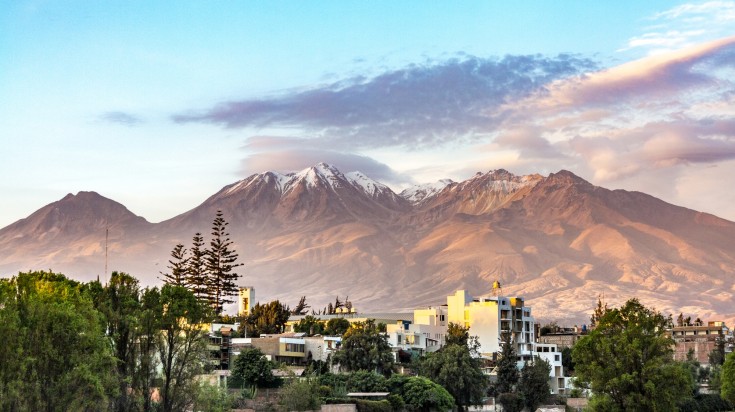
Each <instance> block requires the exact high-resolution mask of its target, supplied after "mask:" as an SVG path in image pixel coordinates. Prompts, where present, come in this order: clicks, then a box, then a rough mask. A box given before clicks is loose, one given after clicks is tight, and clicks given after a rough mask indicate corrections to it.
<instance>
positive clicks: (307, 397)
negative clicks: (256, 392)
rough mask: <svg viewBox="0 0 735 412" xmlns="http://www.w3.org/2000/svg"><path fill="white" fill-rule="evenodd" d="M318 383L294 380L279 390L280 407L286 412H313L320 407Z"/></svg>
mask: <svg viewBox="0 0 735 412" xmlns="http://www.w3.org/2000/svg"><path fill="white" fill-rule="evenodd" d="M319 395H320V390H319V383H318V382H317V381H316V380H308V379H305V380H301V379H294V380H292V381H291V382H290V383H289V384H288V385H286V386H284V387H283V389H281V397H280V401H279V403H280V405H281V406H283V407H284V409H285V410H287V411H315V410H319V408H320V407H321V404H322V402H321V399H320V396H319Z"/></svg>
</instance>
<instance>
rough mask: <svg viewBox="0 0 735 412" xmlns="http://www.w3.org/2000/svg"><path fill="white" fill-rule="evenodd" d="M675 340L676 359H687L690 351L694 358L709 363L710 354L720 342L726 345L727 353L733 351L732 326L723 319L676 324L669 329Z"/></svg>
mask: <svg viewBox="0 0 735 412" xmlns="http://www.w3.org/2000/svg"><path fill="white" fill-rule="evenodd" d="M668 332H669V334H670V336H671V338H672V339H673V340H674V359H676V360H686V358H687V354H688V353H689V351H692V352H693V354H694V359H696V360H697V361H699V362H700V363H702V364H709V354H710V353H711V352H712V351H713V350H715V349H716V348H717V345H718V343H719V342H722V344H723V345H724V350H725V353H729V352H732V349H733V348H732V342H733V335H732V332H731V331H730V328H728V327H727V325H725V322H722V321H712V322H707V325H704V324H701V323H697V324H694V325H684V326H675V327H673V328H671V330H669V331H668Z"/></svg>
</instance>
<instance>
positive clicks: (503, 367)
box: [495, 332, 518, 394]
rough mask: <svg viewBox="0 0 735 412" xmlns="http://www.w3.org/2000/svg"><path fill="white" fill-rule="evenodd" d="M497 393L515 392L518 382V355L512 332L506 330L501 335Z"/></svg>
mask: <svg viewBox="0 0 735 412" xmlns="http://www.w3.org/2000/svg"><path fill="white" fill-rule="evenodd" d="M497 370H498V382H497V384H496V386H495V388H496V391H497V393H499V394H501V393H509V392H513V390H514V388H515V385H516V383H518V356H517V355H516V349H515V345H514V344H513V341H512V337H511V334H510V333H508V332H505V333H503V334H501V336H500V359H498V366H497Z"/></svg>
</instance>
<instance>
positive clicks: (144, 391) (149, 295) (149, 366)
mask: <svg viewBox="0 0 735 412" xmlns="http://www.w3.org/2000/svg"><path fill="white" fill-rule="evenodd" d="M140 303H141V306H140V312H139V315H138V333H137V336H138V356H137V368H136V371H135V374H134V375H133V382H132V387H133V391H134V393H136V394H138V396H139V397H140V398H142V404H143V405H142V406H143V410H144V411H150V410H153V398H152V389H153V388H154V387H155V380H156V378H157V376H158V374H157V369H158V365H159V364H160V362H159V359H158V355H157V352H158V342H159V341H160V335H161V320H162V319H161V318H162V316H163V306H162V305H161V293H160V291H159V290H158V288H146V289H145V290H143V292H142V293H141V298H140Z"/></svg>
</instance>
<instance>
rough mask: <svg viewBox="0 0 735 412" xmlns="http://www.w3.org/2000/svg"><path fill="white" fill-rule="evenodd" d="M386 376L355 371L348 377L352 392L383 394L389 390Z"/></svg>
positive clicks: (349, 388)
mask: <svg viewBox="0 0 735 412" xmlns="http://www.w3.org/2000/svg"><path fill="white" fill-rule="evenodd" d="M386 380H387V379H385V376H383V375H380V374H377V373H375V372H368V371H355V372H352V373H350V374H348V375H347V382H346V383H347V390H348V391H350V392H383V391H385V390H386V389H387V386H386Z"/></svg>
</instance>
